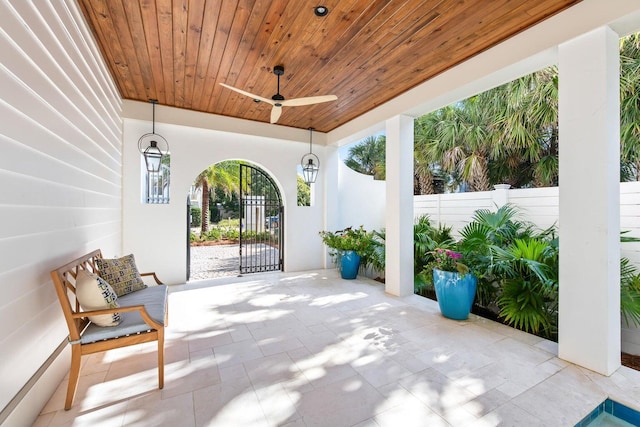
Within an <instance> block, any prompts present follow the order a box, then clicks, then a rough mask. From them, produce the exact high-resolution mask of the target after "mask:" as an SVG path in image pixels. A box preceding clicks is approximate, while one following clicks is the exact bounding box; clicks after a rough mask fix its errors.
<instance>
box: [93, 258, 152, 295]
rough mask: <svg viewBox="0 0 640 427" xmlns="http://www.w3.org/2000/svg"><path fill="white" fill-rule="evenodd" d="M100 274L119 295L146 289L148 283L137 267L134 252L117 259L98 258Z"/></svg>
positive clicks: (97, 264) (97, 263) (97, 265)
mask: <svg viewBox="0 0 640 427" xmlns="http://www.w3.org/2000/svg"><path fill="white" fill-rule="evenodd" d="M96 267H98V274H100V277H102V278H103V279H104V280H106V281H107V282H108V283H109V284H110V285H111V287H113V290H114V291H115V292H116V295H118V296H119V297H121V296H123V295H126V294H129V293H131V292H134V291H139V290H140V289H144V288H146V287H147V285H145V284H144V282H143V281H142V276H140V273H139V272H138V267H136V260H135V259H134V257H133V254H129V255H127V256H123V257H122V258H117V259H103V258H98V259H96Z"/></svg>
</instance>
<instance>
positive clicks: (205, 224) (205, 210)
mask: <svg viewBox="0 0 640 427" xmlns="http://www.w3.org/2000/svg"><path fill="white" fill-rule="evenodd" d="M201 185H202V206H201V210H202V212H201V214H202V221H201V226H200V235H201V236H202V235H203V234H204V233H206V232H207V231H209V184H208V183H207V180H206V179H203V180H202V182H201Z"/></svg>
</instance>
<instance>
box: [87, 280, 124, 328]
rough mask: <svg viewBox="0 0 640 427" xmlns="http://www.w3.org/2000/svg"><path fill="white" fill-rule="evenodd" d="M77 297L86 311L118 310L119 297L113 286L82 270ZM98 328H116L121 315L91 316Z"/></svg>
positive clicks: (90, 318)
mask: <svg viewBox="0 0 640 427" xmlns="http://www.w3.org/2000/svg"><path fill="white" fill-rule="evenodd" d="M76 297H78V301H80V306H81V307H82V309H83V310H84V311H90V310H102V309H105V308H118V307H120V305H119V304H118V296H117V295H116V293H115V292H114V291H113V289H112V288H111V286H109V284H108V283H107V282H105V281H104V280H103V279H102V278H101V277H100V276H98V275H97V274H93V273H89V272H88V271H86V270H80V272H78V277H76ZM89 320H91V321H92V322H93V323H95V324H96V325H98V326H116V325H117V324H118V323H120V313H113V314H100V315H97V316H89Z"/></svg>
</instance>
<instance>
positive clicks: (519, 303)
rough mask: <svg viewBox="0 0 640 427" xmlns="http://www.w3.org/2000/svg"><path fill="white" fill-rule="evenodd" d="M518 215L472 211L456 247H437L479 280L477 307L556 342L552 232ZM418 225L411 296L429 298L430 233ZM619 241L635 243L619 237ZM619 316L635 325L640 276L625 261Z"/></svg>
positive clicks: (639, 317)
mask: <svg viewBox="0 0 640 427" xmlns="http://www.w3.org/2000/svg"><path fill="white" fill-rule="evenodd" d="M518 215H519V212H518V211H517V209H516V208H514V207H513V206H510V205H505V206H502V207H501V208H499V209H497V210H496V211H495V212H492V211H490V210H486V209H480V210H477V211H476V212H475V213H474V215H473V218H472V220H471V222H470V223H469V224H467V226H465V227H464V228H463V229H462V230H461V231H460V235H461V240H460V241H458V242H454V241H453V240H451V239H450V240H448V241H447V242H446V243H443V244H441V245H439V246H440V247H442V248H446V249H450V250H454V251H456V252H459V253H461V257H462V258H463V259H464V264H465V265H467V266H469V268H470V269H471V270H472V272H473V274H474V275H476V276H477V277H478V287H477V294H476V301H475V306H476V307H480V308H481V309H483V311H484V312H485V313H487V312H488V313H493V314H494V315H495V316H496V317H497V318H500V319H502V320H503V321H504V322H505V323H507V324H509V325H511V326H513V327H515V328H517V329H521V330H524V331H526V332H531V333H534V334H537V335H540V336H542V337H545V338H549V339H552V340H556V339H557V333H558V271H559V249H558V248H559V245H558V239H557V238H556V236H555V227H550V228H548V229H545V230H538V229H537V228H536V227H535V226H533V225H532V224H531V223H529V222H526V221H522V220H520V219H518ZM423 221H424V222H423V223H422V225H421V227H422V228H421V232H420V233H416V234H415V237H414V238H415V243H414V252H415V254H416V260H419V259H421V260H427V262H426V263H425V264H423V266H424V267H423V269H422V271H421V273H420V275H419V276H418V275H416V276H417V278H416V286H415V291H416V293H419V294H421V295H425V294H428V292H427V291H428V290H429V283H430V274H431V270H430V268H431V267H432V266H433V259H431V260H429V258H428V257H429V256H430V255H433V249H431V250H430V251H427V250H426V248H428V247H430V245H433V244H434V243H433V240H432V239H429V238H426V236H430V235H432V234H430V233H434V229H433V227H431V229H429V227H430V225H429V226H426V225H425V224H428V219H427V220H423ZM417 228H418V227H417V226H414V231H415V230H416V229H417ZM448 230H449V231H450V229H448ZM620 241H621V242H640V239H638V238H632V237H628V236H625V232H623V233H622V235H621V238H620ZM442 253H444V254H446V251H444V250H443V251H442ZM418 262H419V261H416V266H417V265H418ZM420 281H422V282H421V283H420ZM620 310H621V315H622V318H623V319H624V321H625V323H627V325H631V324H635V325H640V270H639V269H638V267H636V266H634V265H633V264H631V263H630V262H629V260H628V259H626V258H622V259H621V261H620Z"/></svg>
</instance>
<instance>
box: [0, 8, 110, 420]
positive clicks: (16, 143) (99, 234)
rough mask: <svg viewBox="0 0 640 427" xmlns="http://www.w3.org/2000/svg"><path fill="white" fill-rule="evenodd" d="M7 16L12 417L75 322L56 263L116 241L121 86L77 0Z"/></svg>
mask: <svg viewBox="0 0 640 427" xmlns="http://www.w3.org/2000/svg"><path fill="white" fill-rule="evenodd" d="M0 16H1V17H2V18H1V24H2V26H1V28H0V51H1V52H2V59H1V61H2V63H1V64H0V117H2V121H1V122H0V186H1V188H2V191H0V253H1V254H2V257H0V288H1V289H0V292H2V295H3V303H2V304H0V348H2V351H0V410H3V408H4V410H3V412H2V416H3V417H4V418H6V417H7V416H8V415H7V414H8V412H9V410H11V409H14V408H15V407H16V405H18V406H19V405H20V403H19V402H18V403H16V401H17V400H19V399H20V398H22V397H24V396H25V393H27V392H28V390H22V392H21V389H23V386H25V385H26V384H27V383H28V381H29V380H30V379H31V377H32V376H34V374H35V373H36V372H37V371H38V370H39V369H40V368H41V367H42V366H43V364H45V363H47V361H48V359H49V358H50V356H51V355H52V354H53V353H54V352H55V350H56V349H57V348H58V346H59V345H60V344H61V343H62V342H63V341H64V340H65V338H66V336H67V333H68V332H67V329H66V325H65V323H64V319H63V316H62V311H61V309H60V306H59V304H58V300H57V297H56V295H55V292H54V288H53V285H52V283H51V280H50V276H49V272H50V271H51V270H52V269H54V268H56V267H58V266H60V265H62V264H64V263H66V262H68V261H70V260H71V259H73V258H74V257H76V256H79V255H82V254H83V253H86V252H88V251H90V250H92V249H95V248H102V249H103V251H104V252H105V254H106V255H114V254H116V253H119V250H120V248H121V141H122V123H121V119H120V115H121V101H120V96H119V94H118V92H117V90H116V89H115V87H114V85H113V83H112V80H111V78H110V77H109V74H108V71H107V69H106V67H105V66H104V63H103V61H102V59H101V57H100V55H99V51H98V50H97V48H96V46H95V43H94V41H93V38H92V35H91V34H90V32H89V31H88V30H87V28H86V26H85V24H84V21H83V19H82V17H81V13H80V11H79V10H78V6H77V4H76V3H75V2H74V1H71V0H68V1H55V2H44V1H43V2H26V1H23V0H15V1H3V2H1V3H0ZM65 359H66V358H65ZM65 362H66V363H67V364H68V363H69V360H68V359H66V360H65ZM67 369H68V365H67ZM59 380H60V378H58V381H59ZM55 385H57V384H55ZM55 385H54V387H55ZM52 391H53V390H49V391H48V396H45V397H46V398H48V397H49V396H50V395H51V392H52ZM45 402H46V400H45ZM32 403H33V405H37V403H35V402H32ZM10 404H11V405H10ZM41 404H42V403H41ZM40 408H41V406H38V407H32V408H31V409H30V410H31V411H32V412H33V419H35V417H36V416H37V414H38V412H39V410H40ZM11 416H12V417H14V415H13V414H11ZM2 421H3V420H2V419H0V424H2ZM11 423H13V425H27V424H21V423H20V424H18V423H19V422H18V421H16V420H13V421H12V422H10V424H11Z"/></svg>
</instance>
